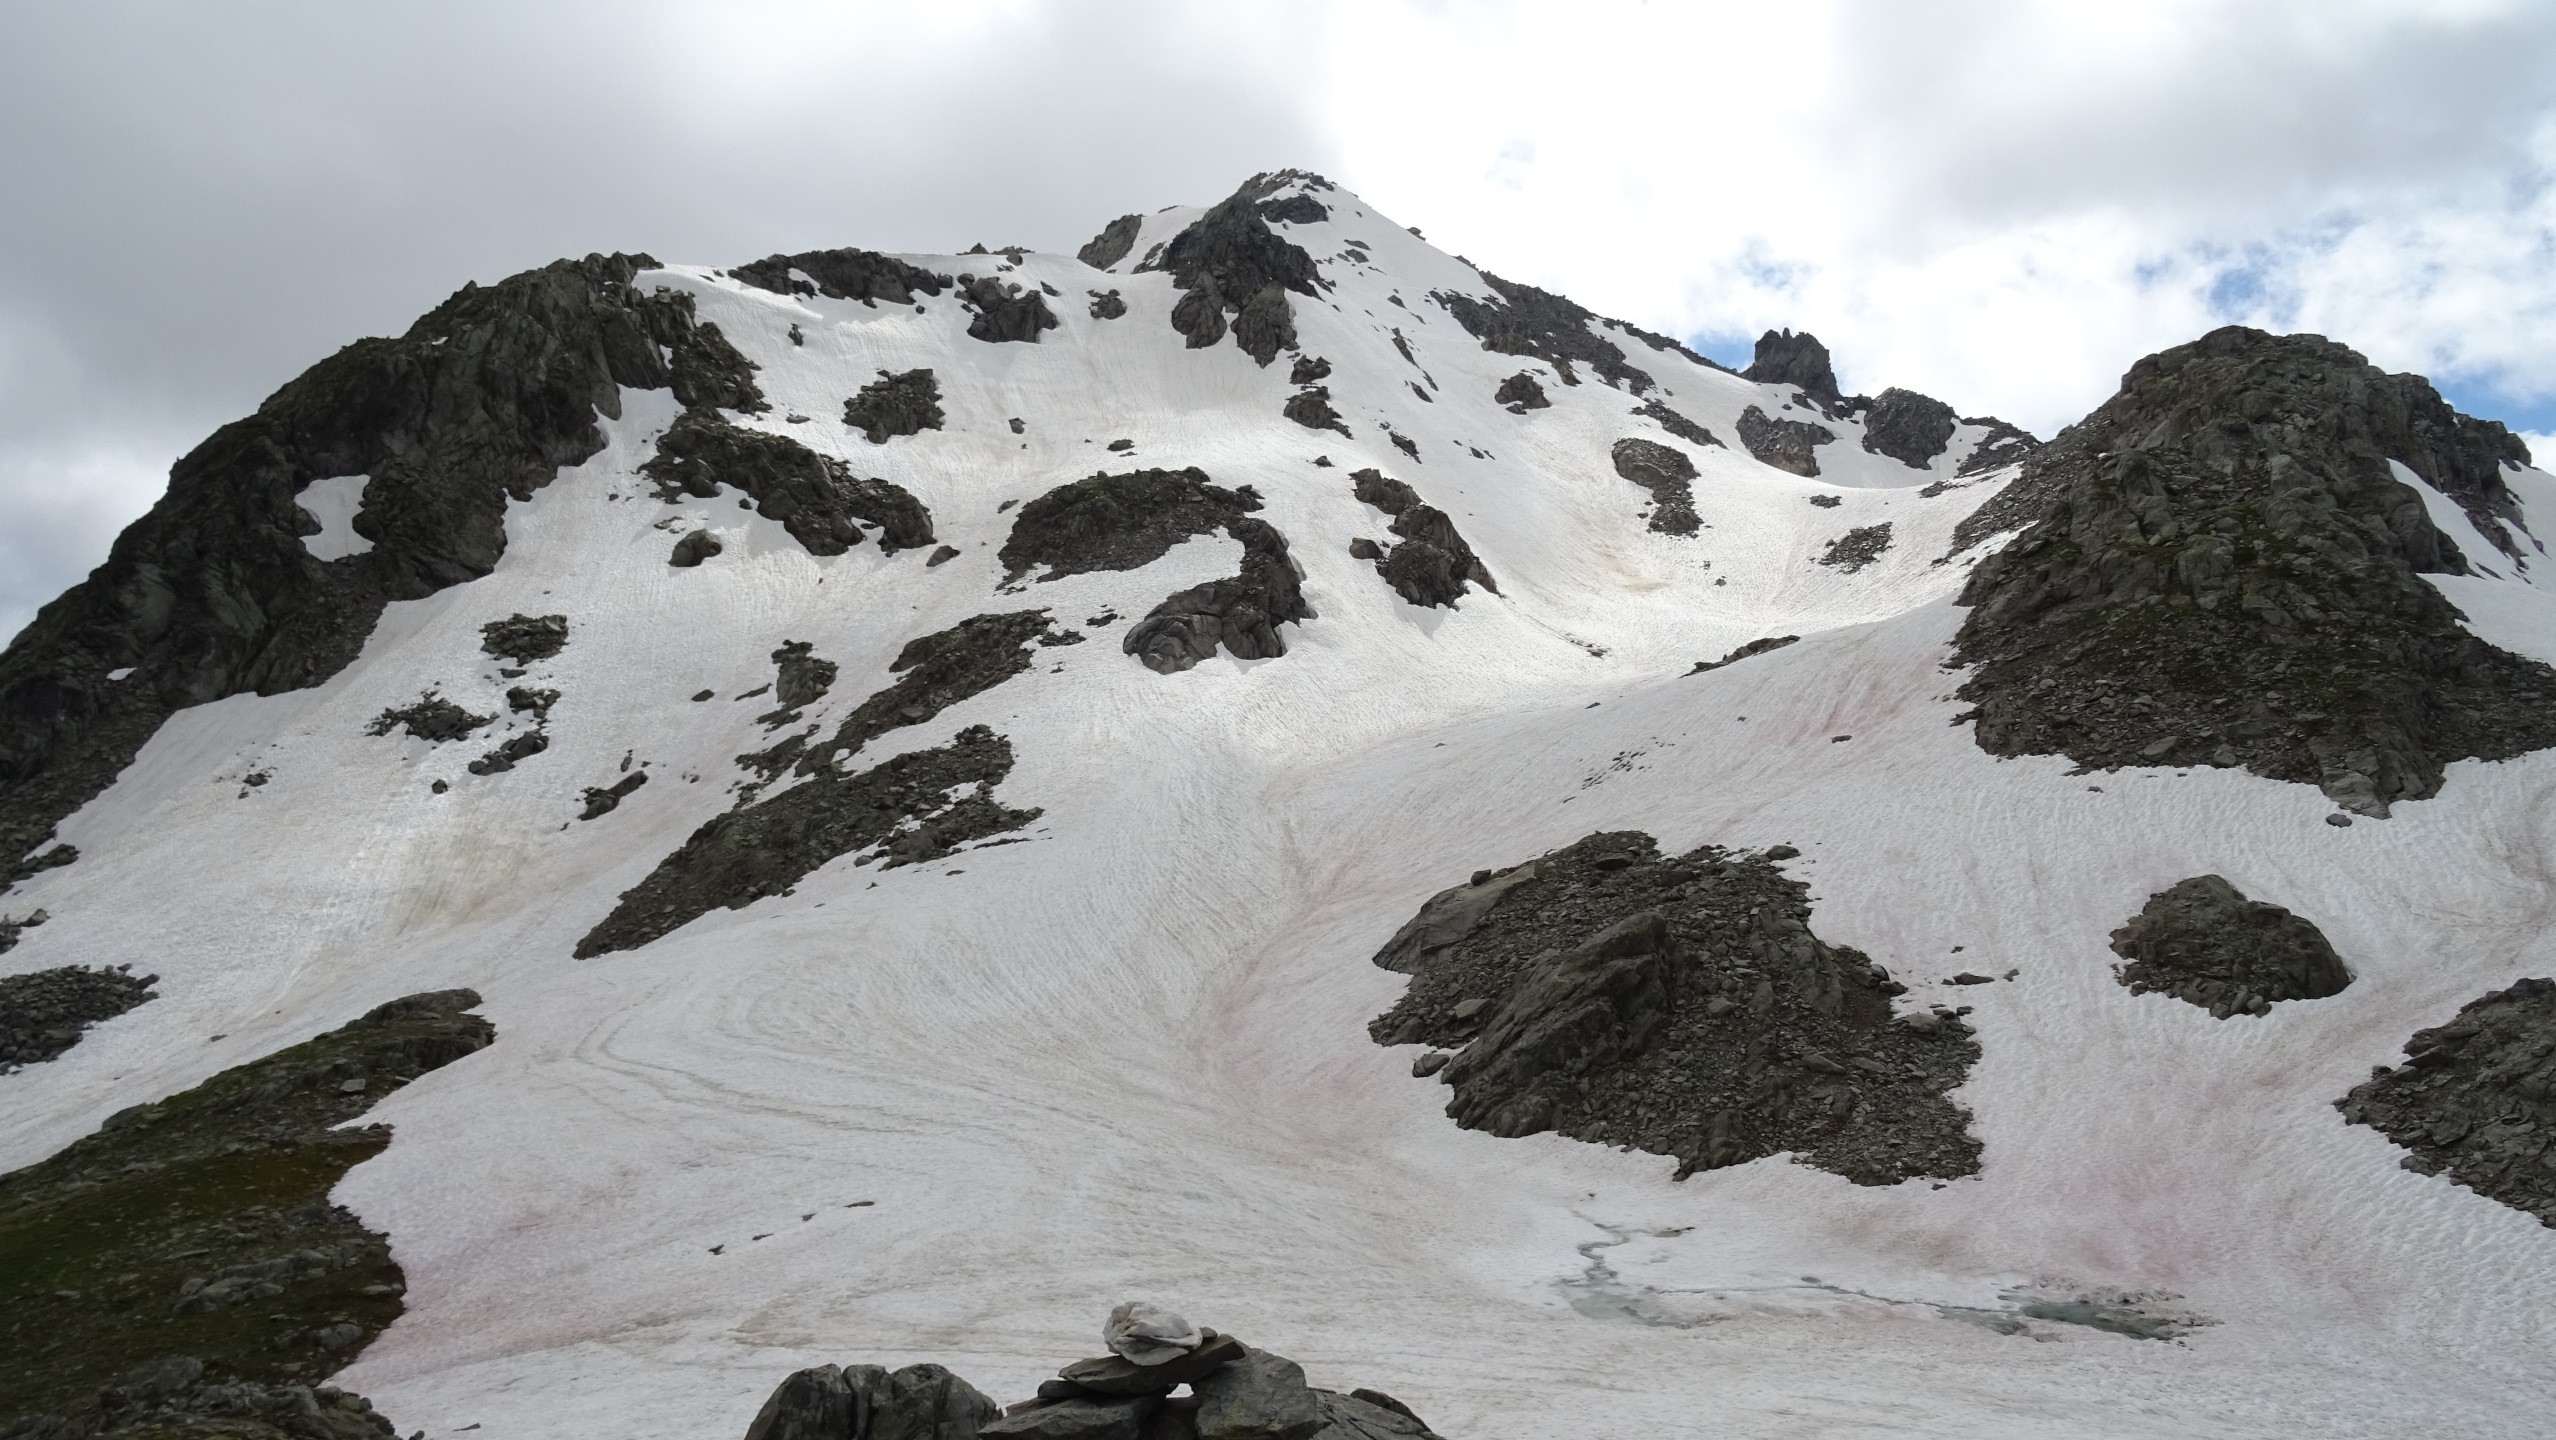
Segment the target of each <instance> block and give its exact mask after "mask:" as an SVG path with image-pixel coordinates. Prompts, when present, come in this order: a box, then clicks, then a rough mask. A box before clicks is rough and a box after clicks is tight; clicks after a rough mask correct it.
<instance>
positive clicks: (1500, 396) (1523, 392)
mask: <svg viewBox="0 0 2556 1440" xmlns="http://www.w3.org/2000/svg"><path fill="white" fill-rule="evenodd" d="M1491 398H1492V399H1493V400H1494V401H1496V402H1498V403H1499V404H1500V405H1502V406H1505V407H1506V408H1507V409H1508V412H1509V413H1510V414H1512V415H1524V414H1525V413H1526V412H1528V411H1529V410H1549V409H1551V408H1552V406H1553V402H1552V401H1550V400H1548V399H1546V398H1545V397H1544V385H1543V383H1542V382H1541V381H1539V380H1537V379H1536V378H1535V377H1534V376H1533V375H1531V374H1528V373H1527V372H1526V371H1524V370H1521V371H1519V372H1518V373H1517V374H1515V375H1512V376H1510V377H1509V378H1508V379H1506V380H1503V381H1501V382H1500V388H1499V389H1497V390H1494V391H1492V392H1491Z"/></svg>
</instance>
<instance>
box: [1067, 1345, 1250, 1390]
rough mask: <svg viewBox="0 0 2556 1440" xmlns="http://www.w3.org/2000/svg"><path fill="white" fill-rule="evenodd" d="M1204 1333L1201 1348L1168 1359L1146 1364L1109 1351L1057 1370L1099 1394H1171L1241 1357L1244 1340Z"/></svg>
mask: <svg viewBox="0 0 2556 1440" xmlns="http://www.w3.org/2000/svg"><path fill="white" fill-rule="evenodd" d="M1201 1333H1202V1334H1203V1335H1204V1336H1205V1338H1204V1339H1203V1340H1202V1341H1201V1342H1200V1343H1199V1345H1198V1348H1196V1349H1194V1350H1183V1351H1180V1352H1178V1353H1176V1354H1175V1355H1174V1356H1172V1357H1171V1358H1169V1359H1166V1360H1160V1361H1156V1362H1153V1363H1151V1364H1143V1363H1139V1362H1137V1361H1134V1360H1130V1359H1128V1358H1127V1357H1126V1356H1123V1355H1109V1356H1104V1357H1102V1358H1100V1359H1096V1360H1077V1361H1075V1362H1074V1363H1073V1364H1071V1365H1068V1366H1066V1367H1065V1368H1064V1369H1063V1370H1060V1371H1058V1372H1057V1374H1058V1376H1059V1378H1061V1379H1063V1380H1065V1381H1066V1382H1067V1383H1069V1384H1071V1385H1074V1386H1076V1387H1078V1388H1080V1389H1082V1390H1085V1391H1089V1392H1091V1393H1093V1394H1098V1395H1163V1394H1168V1393H1169V1392H1170V1391H1171V1390H1173V1389H1174V1388H1176V1387H1178V1386H1182V1385H1187V1384H1190V1383H1191V1382H1193V1381H1195V1380H1197V1379H1198V1377H1200V1376H1202V1375H1206V1374H1208V1373H1210V1372H1212V1371H1214V1370H1217V1369H1219V1368H1221V1367H1223V1366H1225V1365H1228V1364H1230V1363H1232V1362H1233V1361H1236V1360H1239V1359H1241V1358H1242V1356H1243V1345H1242V1342H1241V1341H1239V1340H1236V1339H1235V1338H1234V1337H1232V1336H1231V1335H1219V1334H1217V1333H1216V1332H1215V1331H1213V1330H1208V1331H1203V1332H1201Z"/></svg>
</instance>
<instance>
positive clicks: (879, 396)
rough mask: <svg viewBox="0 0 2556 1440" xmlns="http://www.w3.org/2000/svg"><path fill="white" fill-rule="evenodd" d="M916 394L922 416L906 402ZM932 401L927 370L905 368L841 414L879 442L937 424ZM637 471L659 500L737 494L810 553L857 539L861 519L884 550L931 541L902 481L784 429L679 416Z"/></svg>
mask: <svg viewBox="0 0 2556 1440" xmlns="http://www.w3.org/2000/svg"><path fill="white" fill-rule="evenodd" d="M918 376H919V377H920V382H919V384H918V383H917V381H916V377H918ZM918 395H919V396H920V397H922V401H921V403H922V407H923V409H925V410H928V412H929V418H928V421H926V420H924V419H923V418H922V416H921V414H920V412H918V410H916V409H915V408H913V407H914V403H915V401H916V399H917V397H918ZM933 398H936V397H935V395H934V391H933V386H932V372H931V371H929V370H914V371H908V372H907V373H906V374H904V375H899V376H890V377H889V378H887V379H884V380H881V381H879V382H878V383H877V384H874V385H870V386H867V387H864V388H863V389H862V391H861V394H860V395H859V396H857V397H855V398H854V400H853V401H852V403H851V405H848V406H846V413H845V418H846V421H847V423H850V424H854V425H862V424H865V423H866V424H869V425H873V426H877V427H880V428H877V429H873V430H872V431H871V433H872V435H873V436H874V437H875V438H877V439H881V440H883V439H885V438H886V435H887V434H891V433H893V434H907V435H910V434H913V433H914V431H913V430H910V429H907V430H898V429H895V428H894V426H895V425H897V424H901V423H906V422H913V423H915V424H916V425H917V427H918V428H919V427H920V425H921V424H924V423H928V424H930V425H931V426H932V428H935V429H937V428H939V424H940V418H939V417H940V413H941V412H940V407H939V406H937V405H933V404H931V403H930V401H931V399H933ZM865 402H867V408H865V409H863V411H862V418H861V419H858V420H856V419H853V418H852V410H853V407H856V406H863V405H864V404H865ZM891 415H899V416H901V417H902V418H901V419H891V418H889V417H890V416H891ZM639 473H640V474H642V475H645V476H647V477H648V478H649V479H650V480H651V481H652V482H654V484H655V486H656V491H657V498H658V499H659V500H662V501H667V502H669V503H671V502H673V501H675V500H679V499H681V498H683V497H684V496H687V495H688V496H691V497H693V498H695V499H699V500H709V499H714V498H716V497H717V496H718V494H719V490H720V487H721V486H726V487H728V488H729V489H732V490H738V491H742V492H743V493H744V494H745V495H746V496H747V498H749V499H751V500H752V501H753V502H754V508H755V512H756V513H757V514H760V515H762V516H763V517H764V518H766V519H768V520H777V521H779V522H780V524H781V528H782V529H784V530H787V531H789V532H790V538H791V539H793V540H796V541H798V542H799V544H800V545H801V546H802V547H803V548H805V549H806V550H807V552H808V553H809V554H811V555H840V554H842V553H843V552H844V551H846V550H849V549H851V548H852V547H853V546H855V545H858V544H860V543H861V539H862V535H863V531H862V529H861V526H860V524H859V523H858V522H861V521H867V522H869V523H870V524H872V525H875V526H877V527H878V530H879V548H880V549H881V550H883V551H885V552H886V553H888V554H890V555H893V554H895V553H896V552H897V551H899V550H911V549H916V548H919V547H921V546H925V545H929V544H931V543H932V512H931V511H930V510H928V509H925V508H924V505H923V502H922V501H920V500H917V499H915V498H914V496H913V495H912V494H911V493H909V492H908V491H907V490H906V489H905V488H904V487H902V486H899V485H895V484H891V483H890V482H888V481H886V480H881V479H877V478H868V479H864V478H863V477H861V476H858V475H855V474H853V473H852V469H851V467H850V466H848V465H845V464H844V463H843V462H842V461H840V460H837V459H835V458H834V457H832V456H830V455H819V454H818V453H816V452H815V451H814V450H811V449H809V448H808V447H806V446H805V445H802V444H800V443H799V442H798V441H796V440H793V439H791V438H790V437H789V436H787V435H774V434H769V433H767V432H765V431H761V430H748V429H746V428H744V427H743V426H739V425H732V424H730V423H728V422H727V421H726V420H723V419H721V418H720V417H719V416H718V415H716V414H712V413H709V412H702V411H696V412H693V413H689V414H686V415H684V416H682V417H681V418H679V419H677V420H676V421H675V423H674V425H673V426H672V428H670V429H668V430H667V431H666V433H665V434H664V435H662V436H659V437H658V439H657V453H656V454H655V455H653V456H651V457H650V458H649V459H648V461H647V463H645V464H643V465H641V466H640V467H639Z"/></svg>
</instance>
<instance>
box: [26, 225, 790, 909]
mask: <svg viewBox="0 0 2556 1440" xmlns="http://www.w3.org/2000/svg"><path fill="white" fill-rule="evenodd" d="M656 263H657V262H656V261H654V260H652V259H650V258H648V257H647V256H644V255H610V256H605V255H589V256H587V257H586V258H585V259H583V260H562V261H558V262H556V263H554V264H551V265H546V266H544V267H542V268H541V269H539V270H531V271H526V272H525V273H523V274H520V275H516V276H513V277H511V278H509V279H506V280H502V281H500V282H498V283H497V284H495V285H490V286H479V285H468V286H464V287H463V288H462V290H461V291H460V292H459V293H457V294H455V295H454V296H453V297H452V298H451V299H449V300H446V301H445V302H444V303H443V304H441V305H439V306H437V307H436V308H435V309H434V310H432V311H430V312H429V313H428V314H426V315H425V316H424V317H423V318H421V319H419V320H418V322H417V323H416V324H414V325H412V326H410V327H409V329H408V331H407V333H406V334H404V335H401V336H399V337H398V338H396V339H367V340H359V341H357V342H355V343H354V344H352V345H349V346H347V347H346V348H345V349H343V350H340V351H339V352H338V353H337V354H335V355H333V356H330V357H329V358H328V359H326V360H323V361H321V362H320V363H319V364H317V365H314V366H312V367H311V368H310V369H309V370H307V371H304V372H303V373H302V374H301V375H300V376H299V377H298V378H296V379H294V380H292V381H291V382H290V383H288V384H286V385H285V386H284V387H283V388H282V389H280V390H278V391H276V392H275V394H274V395H272V396H270V397H268V399H267V400H266V402H265V403H264V404H263V405H261V406H259V407H258V411H257V413H256V414H255V415H252V416H250V417H249V418H247V419H245V420H241V421H237V422H235V423H233V424H230V425H225V426H223V427H222V428H221V429H220V430H217V431H215V432H214V433H213V435H212V437H211V438H210V439H208V440H206V441H205V442H204V443H203V444H201V445H199V446H197V447H196V448H195V449H194V450H192V451H190V452H188V453H187V454H186V455H185V456H184V457H182V458H181V459H179V460H178V462H177V464H176V465H175V466H173V467H171V469H170V472H169V488H168V491H167V493H166V494H165V495H163V496H162V497H161V498H160V500H159V502H158V503H157V504H155V505H153V506H152V507H151V509H150V511H149V513H147V514H145V515H144V516H143V517H142V518H141V519H139V520H137V521H135V522H134V523H133V524H132V525H131V526H130V527H128V528H127V529H126V530H125V532H124V534H123V535H122V536H121V537H119V538H118V539H117V541H116V544H115V548H114V550H113V552H112V553H111V554H110V555H109V556H108V557H107V560H106V563H105V564H103V565H101V566H100V567H99V568H98V569H97V570H96V571H94V572H93V573H91V575H90V576H89V578H88V579H86V580H84V581H82V582H81V583H80V584H78V585H75V586H73V587H72V588H71V589H70V590H69V591H67V592H65V593H64V594H63V595H62V596H61V597H60V598H59V599H56V600H55V601H53V602H52V603H51V604H49V605H47V606H45V607H44V609H43V610H42V611H40V612H39V613H38V614H37V616H36V619H35V621H34V622H33V623H32V624H30V625H29V626H28V627H27V628H26V629H25V630H24V631H22V632H20V633H19V635H18V636H17V638H16V639H15V640H13V641H11V642H10V645H9V648H8V650H7V652H6V653H5V654H4V655H0V867H12V868H14V863H15V862H16V861H17V860H18V859H19V857H20V856H22V855H25V854H27V853H28V852H30V851H32V850H34V849H35V848H36V847H37V846H38V845H40V844H41V843H42V842H43V841H44V839H45V837H46V836H47V835H48V834H49V833H50V832H51V831H52V828H53V826H54V824H55V823H56V822H57V821H59V820H60V819H61V818H62V817H63V816H65V815H68V814H69V813H70V812H71V811H73V810H75V809H77V808H78V807H79V806H80V805H82V804H84V803H85V802H86V801H87V800H88V799H89V798H90V797H91V796H93V795H95V794H97V793H98V792H99V791H100V790H101V789H103V788H105V786H106V784H107V783H108V781H110V780H111V779H112V778H113V777H114V776H115V775H116V773H117V772H118V771H120V770H122V769H123V768H124V766H125V764H126V763H127V762H129V761H130V760H131V759H132V758H133V755H134V753H135V752H136V751H137V750H138V749H139V748H140V747H141V745H142V742H143V741H144V740H146V739H148V738H149V737H150V735H151V733H152V732H153V731H154V730H156V729H157V728H158V727H159V724H160V722H161V721H162V720H163V719H165V718H166V717H167V716H168V715H169V714H170V713H171V712H173V711H175V710H178V709H181V708H184V707H186V706H189V705H199V704H203V703H205V702H207V701H212V700H218V699H221V698H223V697H224V696H227V695H237V694H243V693H256V694H261V695H271V694H275V693H278V692H281V691H285V690H294V689H300V688H302V687H305V686H310V685H316V684H319V683H320V682H321V681H324V680H326V679H328V678H329V677H330V676H332V675H334V674H336V673H337V672H338V671H339V670H340V669H342V668H343V667H344V666H345V665H346V664H347V663H348V662H349V661H351V660H353V659H354V658H355V655H356V653H357V651H358V650H360V649H361V648H362V646H363V643H364V640H365V637H366V636H368V635H370V634H371V633H372V629H373V623H374V621H375V620H376V619H377V618H378V617H379V616H380V614H381V611H382V607H383V606H384V605H385V604H387V603H389V602H390V601H393V600H414V599H419V598H422V597H424V596H427V595H431V594H433V593H435V592H436V591H438V590H441V589H443V588H445V587H446V586H450V585H455V584H459V583H461V582H463V581H466V580H474V579H477V578H478V577H480V576H482V575H485V574H487V573H488V572H489V571H490V570H492V569H493V568H495V566H496V564H497V560H498V557H499V556H501V555H502V554H503V553H504V552H505V548H506V525H505V517H506V506H507V503H508V502H509V500H510V499H511V500H526V499H530V498H531V496H532V493H533V492H534V491H535V490H536V489H538V488H540V487H541V486H543V485H546V484H548V483H549V482H550V479H551V477H552V476H553V475H555V474H556V473H557V472H558V469H559V467H561V466H563V465H576V464H580V463H583V462H584V461H585V460H587V459H589V458H591V457H592V456H593V455H594V454H595V453H596V452H597V451H600V450H601V449H603V446H604V436H603V431H602V428H601V427H600V426H599V425H597V423H596V417H597V416H598V415H599V414H600V415H603V416H608V417H614V418H618V417H619V416H620V414H621V392H622V390H623V389H624V388H629V389H636V390H666V389H671V390H672V391H673V392H674V395H675V398H676V399H677V400H678V401H679V402H680V403H681V404H682V405H683V406H684V407H685V408H687V409H700V408H704V407H724V408H727V409H732V410H748V411H757V410H762V409H766V408H769V407H768V406H767V405H766V403H765V401H764V399H763V396H762V394H761V392H760V390H758V388H757V387H756V385H755V381H754V367H753V365H751V364H750V363H748V362H747V361H746V359H745V357H744V356H742V355H740V354H739V353H738V352H737V350H736V348H735V347H734V346H732V345H730V344H729V343H728V341H727V339H726V337H724V336H723V335H721V334H720V333H719V329H718V327H717V326H715V325H709V324H702V323H698V322H697V321H696V320H695V318H694V312H693V302H692V297H691V296H689V295H687V294H683V293H681V292H678V291H673V290H654V291H648V292H643V291H641V290H640V289H639V288H638V286H637V285H636V284H635V283H634V282H635V280H636V277H637V275H638V273H639V272H640V271H642V270H646V269H651V268H654V267H655V265H656ZM340 475H369V476H370V477H371V480H370V481H369V483H367V484H366V485H365V487H364V493H363V503H362V508H361V509H360V510H359V511H358V512H357V514H356V517H355V528H356V530H357V532H358V533H359V534H361V535H362V536H364V537H365V538H366V539H368V540H370V541H372V542H373V543H372V548H371V549H369V550H367V551H365V552H363V553H361V554H355V555H347V556H343V557H340V558H338V559H334V560H321V559H319V558H317V557H315V556H313V555H312V554H311V553H310V551H309V549H308V547H306V546H305V545H304V544H303V543H302V537H303V536H305V535H310V534H316V533H318V531H319V528H320V526H319V523H318V522H317V521H316V520H315V519H313V518H312V517H311V516H310V515H309V514H307V513H306V512H304V511H303V510H302V509H301V507H300V505H299V504H298V503H297V500H296V497H297V496H299V495H300V493H301V492H302V490H303V489H304V487H306V486H308V485H309V484H310V483H311V482H312V481H314V480H318V479H322V478H325V477H329V476H340ZM126 668H129V669H130V670H131V671H132V674H131V675H130V676H128V677H126V678H124V679H122V680H109V679H108V678H107V677H108V675H109V674H110V673H112V672H115V671H118V670H121V669H126Z"/></svg>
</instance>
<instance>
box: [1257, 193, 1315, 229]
mask: <svg viewBox="0 0 2556 1440" xmlns="http://www.w3.org/2000/svg"><path fill="white" fill-rule="evenodd" d="M1254 208H1256V209H1258V210H1259V212H1260V218H1261V219H1263V220H1267V221H1270V222H1271V223H1273V224H1283V225H1319V224H1321V223H1322V222H1323V221H1325V220H1328V219H1330V218H1331V212H1330V211H1329V210H1327V209H1325V208H1324V207H1323V203H1322V202H1321V201H1319V200H1316V199H1315V198H1313V197H1312V196H1311V195H1307V194H1305V193H1304V192H1302V191H1298V192H1297V193H1295V194H1293V195H1290V196H1287V197H1286V198H1285V199H1283V200H1263V201H1261V202H1260V204H1259V205H1258V206H1256V207H1254Z"/></svg>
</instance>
